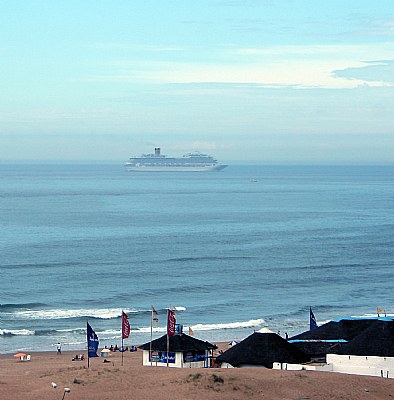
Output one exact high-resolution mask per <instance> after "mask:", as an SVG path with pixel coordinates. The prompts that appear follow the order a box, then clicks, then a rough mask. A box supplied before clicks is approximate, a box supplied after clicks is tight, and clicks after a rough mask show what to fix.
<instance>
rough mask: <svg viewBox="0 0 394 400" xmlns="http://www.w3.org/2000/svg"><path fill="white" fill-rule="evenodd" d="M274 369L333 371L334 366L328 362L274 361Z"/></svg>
mask: <svg viewBox="0 0 394 400" xmlns="http://www.w3.org/2000/svg"><path fill="white" fill-rule="evenodd" d="M272 369H282V370H287V371H301V370H307V371H327V372H332V366H331V365H328V364H288V363H280V362H274V364H273V366H272Z"/></svg>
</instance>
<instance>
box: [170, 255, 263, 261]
mask: <svg viewBox="0 0 394 400" xmlns="http://www.w3.org/2000/svg"><path fill="white" fill-rule="evenodd" d="M252 258H256V257H253V256H227V257H226V256H220V257H214V256H210V257H178V258H169V259H168V260H165V261H166V262H190V261H215V260H220V261H222V260H224V259H225V260H247V259H252Z"/></svg>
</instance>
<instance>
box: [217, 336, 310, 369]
mask: <svg viewBox="0 0 394 400" xmlns="http://www.w3.org/2000/svg"><path fill="white" fill-rule="evenodd" d="M216 360H217V362H226V363H229V364H231V365H232V366H233V367H241V366H242V365H258V366H263V367H266V368H272V365H273V363H274V362H281V363H302V362H306V361H309V357H308V356H307V355H305V354H304V353H303V352H302V351H300V350H299V349H297V348H296V347H295V346H293V345H291V344H290V343H288V342H287V341H286V340H284V339H283V338H281V337H280V336H279V335H277V334H276V333H258V332H255V333H253V334H252V335H250V336H248V337H247V338H246V339H244V340H243V341H242V342H240V343H238V344H236V345H235V346H233V347H231V348H230V349H228V350H227V351H225V352H224V353H223V354H221V355H220V356H219V357H217V359H216Z"/></svg>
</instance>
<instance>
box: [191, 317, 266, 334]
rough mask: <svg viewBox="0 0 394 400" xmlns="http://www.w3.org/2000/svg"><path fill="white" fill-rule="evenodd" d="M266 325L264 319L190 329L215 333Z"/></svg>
mask: <svg viewBox="0 0 394 400" xmlns="http://www.w3.org/2000/svg"><path fill="white" fill-rule="evenodd" d="M264 323H265V320H264V319H261V318H260V319H251V320H249V321H244V322H228V323H221V324H197V325H192V326H191V327H190V328H192V329H193V331H215V330H220V329H238V328H254V327H260V326H261V325H263V324H264Z"/></svg>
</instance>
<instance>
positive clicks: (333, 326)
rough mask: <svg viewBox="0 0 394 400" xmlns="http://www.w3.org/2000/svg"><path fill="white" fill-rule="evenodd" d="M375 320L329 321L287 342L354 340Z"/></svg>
mask: <svg viewBox="0 0 394 400" xmlns="http://www.w3.org/2000/svg"><path fill="white" fill-rule="evenodd" d="M374 322H376V319H340V320H337V321H330V322H327V323H326V324H324V325H321V326H319V327H318V328H316V329H313V330H311V331H306V332H303V333H301V334H299V335H296V336H293V337H291V338H290V339H289V340H338V341H340V340H346V341H350V340H352V339H354V338H355V337H356V336H357V335H359V334H360V332H362V331H364V330H365V329H367V328H369V327H370V326H371V325H372V324H373V323H374Z"/></svg>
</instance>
